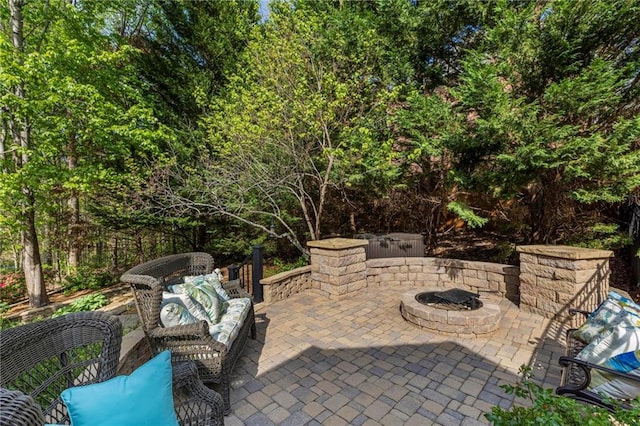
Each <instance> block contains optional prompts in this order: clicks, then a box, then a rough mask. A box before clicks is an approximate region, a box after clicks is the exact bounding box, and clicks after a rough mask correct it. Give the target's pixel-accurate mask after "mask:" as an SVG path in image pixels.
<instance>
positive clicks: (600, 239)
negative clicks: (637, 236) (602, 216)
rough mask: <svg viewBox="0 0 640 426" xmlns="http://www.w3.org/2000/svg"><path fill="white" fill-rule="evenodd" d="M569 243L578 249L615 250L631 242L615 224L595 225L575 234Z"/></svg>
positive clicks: (627, 235) (625, 233)
mask: <svg viewBox="0 0 640 426" xmlns="http://www.w3.org/2000/svg"><path fill="white" fill-rule="evenodd" d="M570 242H571V243H574V244H576V245H578V246H579V247H587V248H594V249H602V250H616V249H619V248H622V247H626V246H629V245H631V244H632V243H633V240H632V239H631V237H630V236H629V234H628V233H627V232H623V231H622V230H620V227H619V226H618V225H616V224H612V223H596V224H594V225H591V226H590V227H588V228H587V229H585V230H584V231H583V232H580V233H577V235H575V236H574V237H573V238H572V240H571V241H570Z"/></svg>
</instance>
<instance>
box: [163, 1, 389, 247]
mask: <svg viewBox="0 0 640 426" xmlns="http://www.w3.org/2000/svg"><path fill="white" fill-rule="evenodd" d="M297 6H299V7H296V8H291V7H290V5H289V4H287V3H280V4H274V5H273V8H272V13H271V15H270V19H269V21H268V22H267V23H265V24H263V26H261V27H257V28H255V29H254V31H253V33H252V39H251V41H250V42H249V45H248V46H247V49H246V50H245V52H244V53H243V56H242V58H243V62H242V66H241V67H239V68H238V71H237V73H235V74H233V75H231V76H230V77H229V84H228V85H227V87H226V88H225V90H224V93H223V94H222V95H221V96H220V97H219V98H217V99H216V100H215V102H214V103H213V105H212V111H213V113H212V114H211V115H210V116H208V117H207V118H206V120H205V123H206V126H207V128H208V131H209V138H210V143H209V146H208V147H206V149H203V150H202V151H200V152H199V153H198V154H197V155H196V156H195V157H196V158H197V159H198V160H199V161H198V162H197V163H196V164H195V165H193V166H184V167H181V168H179V171H180V173H177V174H176V173H173V174H168V175H165V176H164V178H163V179H161V180H160V181H159V182H160V185H159V186H158V187H153V193H154V194H155V197H156V199H157V200H158V205H161V206H163V209H166V210H170V209H173V210H174V211H176V209H177V211H191V212H194V213H195V214H198V215H206V214H217V215H223V216H228V217H232V218H234V219H237V220H240V221H243V222H245V223H248V224H251V225H253V226H256V227H258V228H260V229H262V230H263V231H265V232H266V233H268V234H270V235H273V236H277V237H282V238H287V239H289V241H290V242H291V243H292V244H293V245H294V246H295V247H297V248H298V249H299V250H300V251H302V252H303V253H306V252H307V251H306V249H305V248H304V246H303V244H302V243H303V241H304V240H306V239H318V238H320V237H321V236H322V235H323V232H324V230H323V219H324V216H325V211H326V205H327V199H328V194H329V193H330V192H332V191H337V190H339V189H340V188H343V187H345V186H346V185H348V184H350V183H352V182H357V181H358V179H361V178H362V176H363V175H365V174H366V175H368V179H370V181H373V180H374V179H375V177H379V178H386V176H388V175H393V174H394V168H393V165H392V163H391V161H390V160H391V158H392V150H391V143H390V141H382V143H381V142H380V141H379V140H378V139H377V138H376V136H377V135H376V134H374V133H373V132H372V131H371V128H372V127H371V126H370V124H371V121H372V120H373V121H376V120H380V119H381V120H382V122H383V123H384V122H385V120H384V117H385V115H384V114H385V112H386V104H387V101H388V100H389V99H391V98H392V97H393V96H394V93H395V92H394V90H390V88H389V87H388V86H387V85H386V84H385V81H386V80H385V78H386V76H385V75H383V73H382V71H383V70H384V68H383V67H382V65H381V63H380V55H379V53H380V52H379V51H377V50H376V49H377V47H378V44H377V42H378V39H377V37H376V33H375V31H374V30H373V28H371V26H370V25H369V22H368V21H367V20H366V19H363V18H361V17H359V16H357V15H354V14H346V13H345V14H344V15H343V14H341V13H340V12H339V11H322V10H320V11H318V10H313V9H310V8H306V7H304V6H305V5H304V3H302V2H301V3H299V4H298V5H297ZM271 223H273V224H274V227H273V228H272V227H271Z"/></svg>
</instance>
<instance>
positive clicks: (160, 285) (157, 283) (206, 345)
mask: <svg viewBox="0 0 640 426" xmlns="http://www.w3.org/2000/svg"><path fill="white" fill-rule="evenodd" d="M212 271H213V258H212V257H211V255H209V254H208V253H201V252H194V253H182V254H175V255H170V256H165V257H161V258H158V259H154V260H150V261H148V262H145V263H142V264H140V265H137V266H135V267H133V268H131V269H130V270H128V271H127V272H125V273H124V275H122V277H121V278H120V280H121V281H122V282H125V283H129V284H130V285H131V288H132V290H133V295H134V299H135V303H136V307H137V309H138V314H139V316H140V319H141V321H142V324H143V329H144V332H145V335H146V337H147V339H148V340H149V344H150V346H151V347H152V348H153V351H154V353H160V352H162V351H163V350H166V349H168V350H170V351H171V354H172V360H173V361H174V362H176V361H193V362H195V364H196V366H197V367H198V372H199V373H200V378H201V379H202V381H203V382H204V383H206V384H216V385H219V389H220V393H221V395H222V398H223V400H224V409H225V412H226V413H228V412H229V411H230V409H231V403H230V386H231V381H230V375H231V372H232V370H233V366H234V364H235V362H236V360H237V359H238V357H239V356H240V354H241V353H242V351H243V349H244V347H245V345H246V342H247V337H248V335H249V334H250V335H251V338H253V339H255V337H256V325H255V314H254V309H253V304H252V305H251V308H250V310H249V313H248V314H247V317H246V320H245V321H244V322H243V324H242V325H241V328H240V331H239V333H238V336H237V337H236V338H235V340H234V341H233V343H232V344H231V345H230V347H227V346H226V345H224V344H222V343H220V342H218V341H216V340H214V339H213V338H212V337H211V335H210V334H209V328H208V324H207V323H206V322H205V321H200V322H197V323H194V324H189V325H180V326H174V327H166V328H165V327H163V325H162V323H161V322H160V310H161V304H162V293H163V291H167V286H168V285H170V284H171V283H173V282H175V281H176V280H178V279H180V278H181V277H183V276H185V275H204V274H208V273H211V272H212ZM222 286H223V288H224V289H225V291H226V292H227V294H228V295H229V297H230V298H238V297H247V298H249V299H251V296H250V295H249V294H248V293H247V292H246V291H245V290H244V289H242V288H241V287H240V285H239V284H238V283H237V282H227V283H223V284H222Z"/></svg>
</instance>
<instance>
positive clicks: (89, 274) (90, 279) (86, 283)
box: [62, 267, 116, 294]
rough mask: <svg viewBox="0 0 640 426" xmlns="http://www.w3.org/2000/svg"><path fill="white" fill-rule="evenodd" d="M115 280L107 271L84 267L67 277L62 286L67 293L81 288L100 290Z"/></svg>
mask: <svg viewBox="0 0 640 426" xmlns="http://www.w3.org/2000/svg"><path fill="white" fill-rule="evenodd" d="M115 281H116V280H115V279H114V278H113V277H112V276H111V274H109V272H107V271H93V270H90V269H89V268H86V267H84V268H78V271H77V272H76V273H75V274H74V275H69V276H68V277H66V278H65V280H64V283H63V284H62V287H63V289H64V293H65V294H70V293H74V292H76V291H80V290H100V289H101V288H105V287H108V286H110V285H112V284H113V283H114V282H115Z"/></svg>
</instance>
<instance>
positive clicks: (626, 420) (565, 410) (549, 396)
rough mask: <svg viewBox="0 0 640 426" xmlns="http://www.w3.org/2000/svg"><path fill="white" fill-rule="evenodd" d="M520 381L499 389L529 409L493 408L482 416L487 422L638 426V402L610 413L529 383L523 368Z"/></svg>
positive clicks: (500, 424) (527, 371)
mask: <svg viewBox="0 0 640 426" xmlns="http://www.w3.org/2000/svg"><path fill="white" fill-rule="evenodd" d="M519 373H520V374H522V380H521V381H520V383H517V384H516V385H515V386H513V385H502V386H500V387H501V388H503V389H504V390H505V392H506V393H507V394H510V395H511V394H515V396H516V397H518V398H525V399H527V400H529V401H530V402H531V406H530V407H523V406H515V405H514V406H513V407H511V408H510V409H508V410H505V409H503V408H501V407H493V408H492V409H491V413H487V414H485V417H486V418H487V420H489V421H490V422H491V423H492V424H494V425H496V426H507V425H513V426H516V425H517V426H520V425H522V426H526V425H557V426H564V425H576V426H577V425H583V424H584V425H589V426H600V425H601V426H609V425H611V424H621V425H640V420H639V419H640V400H636V401H635V402H634V403H633V409H631V410H618V411H616V412H615V413H614V414H611V413H610V412H609V411H607V410H606V409H604V408H600V407H596V406H593V405H584V404H581V403H580V402H578V401H576V400H575V399H571V398H567V397H564V396H559V395H556V394H554V393H553V389H543V388H542V387H540V386H539V385H537V384H536V383H533V382H532V381H531V378H532V377H533V373H532V372H531V368H530V367H527V366H524V365H523V366H521V367H520V372H519Z"/></svg>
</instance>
